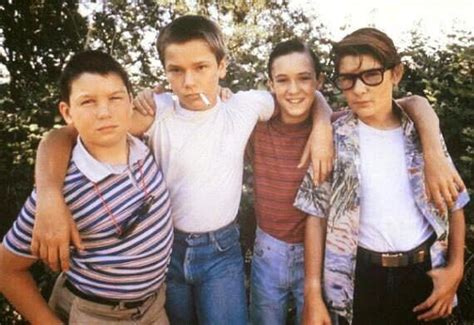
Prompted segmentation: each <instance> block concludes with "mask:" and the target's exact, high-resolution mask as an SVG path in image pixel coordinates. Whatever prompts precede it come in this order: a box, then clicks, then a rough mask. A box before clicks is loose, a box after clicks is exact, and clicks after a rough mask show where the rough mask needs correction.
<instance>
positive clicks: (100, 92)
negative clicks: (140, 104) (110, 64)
mask: <svg viewBox="0 0 474 325" xmlns="http://www.w3.org/2000/svg"><path fill="white" fill-rule="evenodd" d="M59 109H60V111H61V114H62V115H63V117H64V119H65V120H66V122H67V123H68V124H70V125H73V126H74V127H75V128H76V129H77V131H78V132H79V135H80V136H81V139H82V141H83V142H84V145H85V146H86V147H87V149H88V150H89V151H90V152H91V153H94V152H96V150H100V149H101V148H109V149H110V148H111V147H113V146H114V145H121V144H122V142H121V141H124V140H125V139H126V136H127V130H128V129H129V126H130V120H131V115H132V103H131V99H130V96H129V93H128V91H127V87H126V86H125V84H124V83H123V81H122V79H121V78H120V77H119V76H118V75H117V74H115V73H109V74H106V75H100V74H94V73H84V74H82V75H80V76H79V78H77V79H75V80H73V81H72V83H71V93H70V95H69V104H68V103H66V102H61V103H60V104H59Z"/></svg>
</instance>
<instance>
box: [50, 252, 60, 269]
mask: <svg viewBox="0 0 474 325" xmlns="http://www.w3.org/2000/svg"><path fill="white" fill-rule="evenodd" d="M47 262H48V263H47V264H48V266H49V268H50V269H51V270H53V271H55V272H57V271H59V263H58V251H57V250H56V249H48V261H47Z"/></svg>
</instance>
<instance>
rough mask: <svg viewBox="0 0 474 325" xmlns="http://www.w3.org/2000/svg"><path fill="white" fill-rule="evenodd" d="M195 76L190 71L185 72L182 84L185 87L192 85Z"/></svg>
mask: <svg viewBox="0 0 474 325" xmlns="http://www.w3.org/2000/svg"><path fill="white" fill-rule="evenodd" d="M194 82H195V78H194V75H193V73H192V72H186V73H185V74H184V85H185V86H187V87H190V86H193V85H194Z"/></svg>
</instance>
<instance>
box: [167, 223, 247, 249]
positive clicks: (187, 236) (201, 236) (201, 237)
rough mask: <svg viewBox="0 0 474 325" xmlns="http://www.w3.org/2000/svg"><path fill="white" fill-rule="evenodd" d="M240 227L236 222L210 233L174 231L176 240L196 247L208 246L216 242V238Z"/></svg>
mask: <svg viewBox="0 0 474 325" xmlns="http://www.w3.org/2000/svg"><path fill="white" fill-rule="evenodd" d="M236 227H238V224H237V221H236V220H234V221H232V222H231V223H229V224H228V225H225V226H224V227H221V228H219V229H216V230H212V231H208V232H196V233H193V232H185V231H181V230H179V229H175V230H174V239H175V240H179V241H185V242H186V243H187V244H189V245H192V246H195V245H206V244H210V243H212V242H214V240H215V238H216V237H218V236H220V235H221V234H222V233H225V232H227V231H229V230H231V229H233V228H236Z"/></svg>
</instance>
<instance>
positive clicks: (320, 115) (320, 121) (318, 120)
mask: <svg viewBox="0 0 474 325" xmlns="http://www.w3.org/2000/svg"><path fill="white" fill-rule="evenodd" d="M311 109H312V116H313V125H318V126H319V125H329V126H330V125H331V115H332V113H333V112H332V108H331V106H329V104H328V102H327V101H326V99H325V98H324V96H323V94H321V93H320V92H319V91H317V92H316V94H315V97H314V103H313V106H312V108H311Z"/></svg>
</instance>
